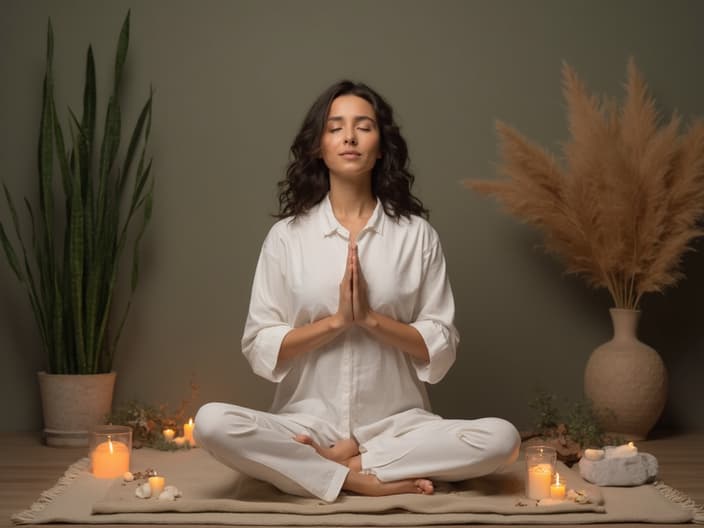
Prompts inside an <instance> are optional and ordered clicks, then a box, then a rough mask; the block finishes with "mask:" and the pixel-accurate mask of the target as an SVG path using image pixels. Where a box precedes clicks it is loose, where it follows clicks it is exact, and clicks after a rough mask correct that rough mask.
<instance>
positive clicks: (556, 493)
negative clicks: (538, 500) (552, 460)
mask: <svg viewBox="0 0 704 528" xmlns="http://www.w3.org/2000/svg"><path fill="white" fill-rule="evenodd" d="M566 491H567V490H566V488H565V482H564V481H562V482H560V474H559V473H555V483H554V484H551V485H550V498H551V499H560V500H562V499H564V498H565V493H566Z"/></svg>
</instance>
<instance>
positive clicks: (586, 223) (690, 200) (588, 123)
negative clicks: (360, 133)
mask: <svg viewBox="0 0 704 528" xmlns="http://www.w3.org/2000/svg"><path fill="white" fill-rule="evenodd" d="M562 75H563V93H564V96H565V99H566V101H567V107H568V122H569V130H570V133H571V139H570V141H568V142H567V143H566V144H565V145H564V146H563V157H564V166H563V165H562V164H560V163H558V161H557V160H556V159H555V157H554V156H553V155H552V154H551V153H550V152H548V151H547V150H545V149H543V148H542V147H540V146H539V145H536V144H534V143H531V142H530V141H529V140H528V139H526V138H525V137H524V136H522V135H521V134H520V133H519V132H518V131H517V130H515V129H514V128H512V127H510V126H509V125H506V124H504V123H501V122H498V123H497V125H496V128H497V131H498V134H499V138H500V146H501V148H500V153H501V163H500V165H499V172H500V173H501V174H503V175H505V176H507V177H508V178H507V179H503V180H467V181H465V182H464V183H465V185H466V186H467V187H469V188H470V189H473V190H476V191H478V192H480V193H483V194H488V195H492V196H494V197H495V198H496V199H497V200H498V201H499V202H500V203H501V204H502V205H503V206H504V208H505V209H506V210H508V212H510V213H512V214H513V215H515V216H517V217H518V218H520V219H521V220H523V221H524V222H526V223H528V224H532V225H534V226H536V227H538V228H539V229H541V230H542V232H543V235H544V247H545V250H546V251H547V252H548V253H551V254H554V255H557V256H558V257H560V258H561V259H562V260H564V262H565V264H566V271H567V273H573V274H577V275H580V276H582V277H584V278H585V279H586V280H587V282H588V283H589V285H590V286H593V287H597V288H601V287H603V288H607V289H608V291H609V292H610V294H611V297H612V298H613V301H614V304H615V306H616V307H618V308H629V309H637V308H638V305H639V302H640V300H641V297H642V296H643V294H645V293H648V292H662V291H663V290H664V289H665V288H667V287H669V286H672V285H674V284H675V283H676V282H677V281H678V280H680V279H681V278H683V274H682V272H681V269H680V267H681V260H682V256H683V254H684V252H685V251H687V250H689V249H691V242H692V241H693V239H694V238H696V237H698V236H700V235H702V234H703V233H704V231H703V230H702V229H701V228H700V226H699V225H698V221H699V220H700V219H701V217H702V215H703V214H704V122H702V121H701V120H696V121H694V122H693V123H692V124H691V125H690V126H689V128H688V129H687V130H686V132H685V133H684V134H680V128H681V121H682V120H681V118H680V117H679V116H678V115H677V114H675V115H673V116H672V117H671V119H670V121H669V122H668V123H667V124H665V125H663V126H660V124H659V121H660V118H659V115H658V112H657V111H656V107H655V101H654V99H653V98H652V97H651V96H650V95H649V94H648V90H647V86H646V84H645V82H644V80H643V78H642V76H641V75H640V73H639V72H638V70H637V69H636V66H635V63H634V61H633V59H631V60H630V61H629V63H628V77H627V83H626V98H625V101H624V103H623V106H622V107H621V108H618V105H617V104H616V103H615V102H614V101H613V100H612V99H609V98H606V97H604V98H601V99H599V98H598V97H596V96H593V95H589V94H588V93H587V90H586V88H585V86H584V84H583V83H582V82H581V81H580V80H579V79H578V77H577V75H576V73H575V72H574V70H573V69H572V68H570V67H569V66H568V65H567V64H565V65H564V66H563V70H562Z"/></svg>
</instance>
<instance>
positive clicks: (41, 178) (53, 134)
mask: <svg viewBox="0 0 704 528" xmlns="http://www.w3.org/2000/svg"><path fill="white" fill-rule="evenodd" d="M129 28H130V13H129V12H128V13H127V15H126V17H125V20H124V23H123V25H122V30H121V32H120V36H119V39H118V44H117V53H116V57H115V77H114V83H113V85H112V90H111V94H110V96H109V98H108V101H107V109H106V112H105V125H104V131H103V134H102V140H101V141H100V143H98V141H97V139H96V106H97V90H96V80H95V63H94V59H93V51H92V47H91V46H89V47H88V51H87V58H86V73H85V84H84V92H83V114H82V116H81V118H80V120H79V118H78V117H76V115H74V113H73V112H72V111H71V110H70V109H69V110H68V113H67V114H66V116H65V117H64V116H61V115H60V113H59V112H58V111H57V109H56V104H55V101H54V75H53V71H52V62H53V51H54V36H53V29H52V25H51V20H49V24H48V29H47V52H46V72H45V75H44V84H43V94H42V112H41V122H40V131H39V154H38V165H39V170H38V196H36V197H35V199H34V200H28V199H26V198H25V200H24V206H25V208H26V215H25V216H26V218H27V219H28V221H27V222H26V224H25V226H27V227H26V229H27V230H28V232H29V233H31V239H30V238H29V237H28V236H27V234H26V232H25V231H23V229H22V228H21V225H20V224H21V223H20V220H19V214H18V207H17V202H16V201H15V200H14V199H13V198H12V194H11V193H10V191H9V189H8V188H7V186H6V185H5V184H3V188H4V193H5V199H6V201H7V204H8V210H9V213H10V217H11V222H12V227H13V230H14V233H15V235H16V238H17V243H14V244H13V243H12V242H11V241H10V239H9V238H8V231H9V224H3V223H0V239H1V240H2V246H3V249H4V254H5V256H6V258H7V262H8V263H9V265H10V268H11V269H12V271H13V272H14V274H15V275H16V276H17V278H18V280H19V281H20V282H21V283H22V284H23V285H24V287H25V289H26V292H27V294H28V297H29V301H30V305H31V307H32V311H33V313H34V318H35V321H36V324H37V329H38V331H39V335H40V337H41V343H42V348H43V349H44V353H45V354H46V360H47V366H46V372H40V373H39V383H40V389H41V395H42V406H43V413H44V427H45V429H44V434H45V440H46V442H47V443H48V444H49V445H87V435H88V432H89V430H90V428H91V427H92V426H93V425H95V424H96V423H98V422H102V420H103V418H104V416H105V415H107V414H108V413H109V412H110V408H111V404H112V394H113V386H114V383H115V373H114V372H112V363H113V357H114V353H115V349H116V346H117V343H118V340H119V338H120V334H121V332H122V328H123V325H124V323H125V320H126V317H127V314H128V312H129V310H130V306H131V294H132V292H134V289H135V287H136V285H137V279H138V274H139V258H138V246H139V243H140V241H141V239H142V236H143V234H144V231H145V228H146V226H147V224H148V223H149V220H150V217H151V213H152V194H153V185H154V180H153V177H152V175H151V167H152V162H151V159H148V158H147V145H148V141H149V132H150V125H151V115H152V93H151V89H150V93H149V97H148V98H147V101H146V103H145V104H144V106H143V107H142V110H141V113H140V114H139V117H138V119H137V122H136V124H135V126H134V129H133V130H132V133H131V136H130V141H129V143H128V145H127V148H126V149H125V150H124V158H122V159H120V160H118V153H119V152H120V139H121V132H122V131H121V110H120V88H121V82H122V78H123V75H122V74H123V67H124V64H125V59H126V56H127V48H128V43H129ZM66 118H67V119H66ZM64 119H66V121H67V128H66V129H64V128H63V127H62V125H61V121H62V120H64ZM65 130H68V131H69V133H68V134H66V133H65ZM56 175H60V178H61V183H60V184H58V183H56V184H55V182H54V179H55V176H56ZM5 225H8V229H7V230H6V229H5ZM128 243H129V245H130V246H131V248H130V249H132V250H133V255H132V277H131V292H130V300H128V301H127V303H126V306H125V307H123V308H122V309H121V312H122V313H121V315H120V317H119V319H118V325H117V329H116V331H115V332H114V333H111V332H110V331H109V328H110V323H111V320H112V315H113V308H114V306H113V304H114V302H113V301H114V291H115V286H116V283H117V277H118V267H119V263H120V258H121V256H122V254H123V252H124V251H125V249H126V248H127V247H128Z"/></svg>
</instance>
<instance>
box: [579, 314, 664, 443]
mask: <svg viewBox="0 0 704 528" xmlns="http://www.w3.org/2000/svg"><path fill="white" fill-rule="evenodd" d="M610 312H611V320H612V322H613V327H614V337H613V338H612V339H611V340H610V341H608V342H607V343H604V344H603V345H601V346H600V347H598V348H597V349H596V350H594V352H592V354H591V356H590V357H589V360H588V361H587V366H586V369H585V371H584V392H585V394H586V396H587V398H589V399H590V400H591V402H592V404H593V405H594V409H595V410H596V412H597V413H598V415H599V417H600V418H601V420H602V426H603V427H604V430H605V431H606V432H608V433H612V434H615V435H618V436H621V437H622V438H623V439H624V440H643V439H645V438H646V437H647V435H648V432H649V431H650V430H651V429H652V428H653V426H654V425H655V423H656V422H657V421H658V418H659V417H660V414H661V413H662V410H663V408H664V407H665V401H666V399H667V370H666V369H665V364H664V363H663V361H662V359H661V358H660V355H659V354H658V353H657V352H656V351H655V350H653V349H652V348H651V347H649V346H648V345H646V344H645V343H642V342H641V341H639V340H638V337H637V327H638V320H639V318H640V311H638V310H627V309H620V308H612V309H611V310H610Z"/></svg>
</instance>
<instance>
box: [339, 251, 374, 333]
mask: <svg viewBox="0 0 704 528" xmlns="http://www.w3.org/2000/svg"><path fill="white" fill-rule="evenodd" d="M371 312H372V310H371V308H370V307H369V298H368V296H367V281H366V280H365V279H364V274H363V273H362V268H361V267H360V265H359V257H358V254H357V244H355V243H353V242H352V243H350V245H349V246H348V250H347V263H346V265H345V274H344V276H343V277H342V282H341V283H340V303H339V306H338V309H337V315H338V317H339V318H340V319H341V321H342V323H343V324H344V325H350V324H361V325H365V324H367V323H368V319H369V317H370V315H371Z"/></svg>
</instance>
